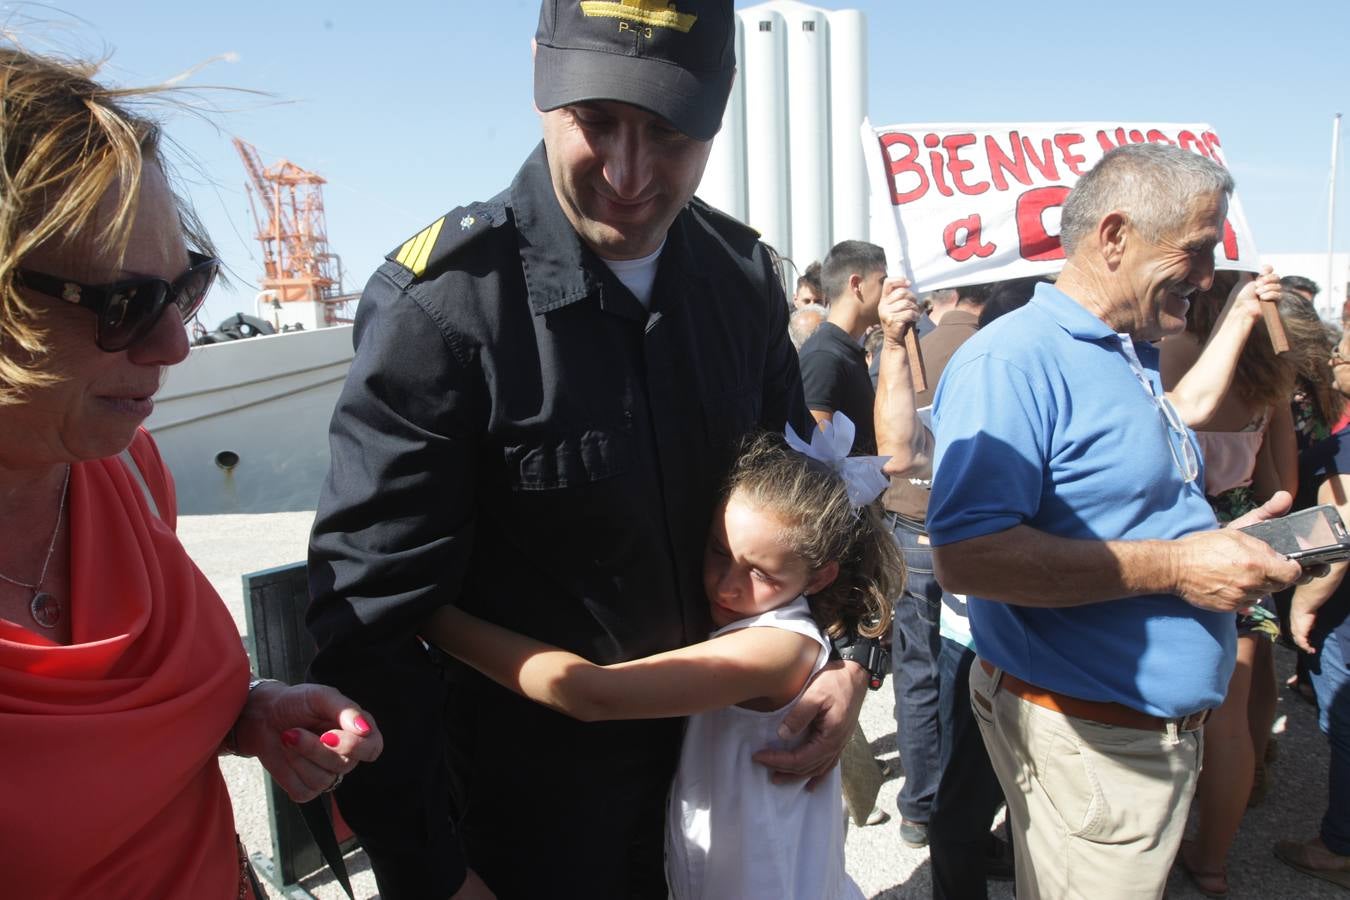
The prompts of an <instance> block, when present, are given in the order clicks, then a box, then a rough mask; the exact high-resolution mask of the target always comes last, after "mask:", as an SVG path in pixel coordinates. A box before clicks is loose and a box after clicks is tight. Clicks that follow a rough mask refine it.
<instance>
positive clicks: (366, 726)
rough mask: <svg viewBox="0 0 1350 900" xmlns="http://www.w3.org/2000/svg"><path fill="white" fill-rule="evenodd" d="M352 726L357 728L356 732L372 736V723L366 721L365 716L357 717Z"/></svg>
mask: <svg viewBox="0 0 1350 900" xmlns="http://www.w3.org/2000/svg"><path fill="white" fill-rule="evenodd" d="M352 724H353V725H355V726H356V730H357V731H359V732H361V734H370V723H369V722H367V721H366V717H365V716H357V717H356V718H355V719H353V720H352Z"/></svg>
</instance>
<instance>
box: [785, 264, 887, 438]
mask: <svg viewBox="0 0 1350 900" xmlns="http://www.w3.org/2000/svg"><path fill="white" fill-rule="evenodd" d="M885 280H886V252H885V251H884V250H882V249H881V248H880V247H878V246H877V245H876V244H869V243H867V242H866V241H843V242H841V243H838V244H835V245H834V247H832V248H831V249H830V252H829V254H827V255H826V257H825V261H824V263H822V264H821V283H822V286H823V287H824V289H825V295H826V296H827V297H829V298H830V316H829V318H828V319H826V320H825V321H824V322H822V323H821V325H820V327H819V328H817V329H816V331H815V333H814V334H813V335H811V337H810V338H808V339H807V341H806V343H805V344H803V345H802V350H801V370H802V386H803V387H804V388H805V391H806V405H807V407H808V408H809V409H810V410H811V415H812V416H814V417H815V419H816V421H817V422H828V421H830V420H831V419H833V418H834V414H835V413H836V412H842V413H843V414H844V415H846V416H848V417H849V418H850V419H851V420H853V424H854V425H855V426H856V427H857V433H856V436H855V437H854V439H853V452H854V453H855V454H858V453H862V454H874V453H876V452H877V438H876V428H875V426H874V425H873V422H872V404H873V401H874V400H875V396H876V394H875V391H874V389H873V387H872V378H871V375H869V374H868V371H867V360H866V358H865V357H864V354H863V348H862V340H863V335H864V334H865V333H866V332H867V329H868V328H869V327H871V326H872V325H876V324H877V323H878V321H879V319H878V316H877V308H878V307H879V306H880V304H881V285H882V282H884V281H885Z"/></svg>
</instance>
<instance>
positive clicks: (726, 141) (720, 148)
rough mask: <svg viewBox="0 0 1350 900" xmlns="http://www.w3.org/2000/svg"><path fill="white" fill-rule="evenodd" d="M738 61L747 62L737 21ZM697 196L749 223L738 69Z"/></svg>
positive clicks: (742, 82)
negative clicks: (744, 60)
mask: <svg viewBox="0 0 1350 900" xmlns="http://www.w3.org/2000/svg"><path fill="white" fill-rule="evenodd" d="M736 59H737V61H738V63H739V61H740V60H743V59H745V29H744V26H743V25H742V23H741V20H740V18H739V17H738V18H737V19H736ZM698 196H699V198H700V199H702V200H704V201H706V202H708V203H711V204H712V205H713V206H715V207H717V208H718V209H720V210H722V211H723V212H725V213H729V214H730V215H733V216H735V217H736V218H738V219H740V220H741V221H742V222H746V221H749V213H750V205H749V202H748V200H747V199H746V190H745V73H744V71H741V70H739V69H738V71H737V72H736V80H735V81H734V82H733V83H732V85H731V96H730V97H728V98H727V111H726V113H725V114H724V115H723V116H722V128H721V130H720V131H718V132H717V137H715V138H713V145H712V152H711V153H709V154H708V165H707V168H705V169H704V170H703V180H702V181H701V182H699V186H698Z"/></svg>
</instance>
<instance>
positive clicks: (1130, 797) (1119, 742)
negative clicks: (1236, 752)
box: [970, 661, 1202, 900]
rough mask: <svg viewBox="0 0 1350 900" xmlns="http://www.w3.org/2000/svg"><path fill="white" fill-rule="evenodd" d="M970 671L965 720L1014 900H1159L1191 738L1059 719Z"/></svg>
mask: <svg viewBox="0 0 1350 900" xmlns="http://www.w3.org/2000/svg"><path fill="white" fill-rule="evenodd" d="M1001 674H1002V673H1001V672H999V671H998V670H995V672H994V674H993V675H992V676H991V675H990V674H989V673H987V672H986V671H985V670H984V667H983V666H981V665H980V664H979V662H978V661H976V664H975V665H973V666H971V667H970V700H971V711H972V712H973V713H974V715H975V720H976V722H978V724H979V727H980V733H981V734H982V735H983V737H984V743H985V745H986V746H987V747H988V749H989V760H990V762H992V763H993V766H994V772H995V773H996V774H997V775H998V780H999V783H1000V784H1002V785H1003V793H1004V794H1005V795H1006V797H1007V800H1008V819H1009V824H1010V831H1011V833H1012V838H1013V844H1014V847H1015V849H1016V853H1017V900H1040V898H1046V900H1050V898H1054V900H1068V898H1090V900H1112V898H1121V900H1136V898H1138V900H1144V898H1150V900H1155V898H1160V897H1162V895H1163V889H1164V887H1165V886H1166V883H1167V874H1168V871H1169V870H1170V869H1171V867H1172V860H1173V859H1174V858H1175V857H1176V854H1177V849H1178V847H1179V846H1180V844H1181V835H1182V830H1183V829H1184V828H1185V825H1186V814H1187V811H1188V810H1189V808H1190V803H1191V795H1192V794H1194V793H1195V781H1196V777H1197V776H1198V775H1199V772H1200V759H1201V750H1202V739H1201V735H1200V733H1199V732H1183V733H1179V732H1178V731H1177V729H1176V727H1175V726H1171V727H1169V728H1168V730H1167V731H1163V730H1161V729H1160V730H1158V731H1141V730H1136V729H1133V728H1118V727H1114V726H1111V725H1101V724H1098V723H1096V722H1089V721H1087V720H1084V719H1076V718H1072V717H1069V716H1064V715H1061V714H1059V713H1057V712H1054V711H1053V710H1049V709H1044V708H1042V707H1040V706H1036V705H1034V704H1032V703H1027V702H1024V701H1023V700H1020V699H1019V698H1017V697H1015V696H1013V695H1012V694H1009V693H1007V692H1006V691H1000V690H998V689H997V679H998V676H999V675H1001Z"/></svg>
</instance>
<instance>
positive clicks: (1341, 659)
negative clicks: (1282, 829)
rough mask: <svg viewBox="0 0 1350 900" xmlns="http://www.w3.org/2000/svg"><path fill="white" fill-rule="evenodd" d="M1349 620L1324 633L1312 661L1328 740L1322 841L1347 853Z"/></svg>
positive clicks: (1349, 835) (1349, 813)
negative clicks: (1328, 754) (1315, 656)
mask: <svg viewBox="0 0 1350 900" xmlns="http://www.w3.org/2000/svg"><path fill="white" fill-rule="evenodd" d="M1347 663H1350V620H1347V621H1345V622H1342V623H1341V625H1340V627H1338V628H1337V629H1336V630H1335V631H1332V632H1331V633H1330V634H1328V635H1327V638H1326V640H1325V641H1324V642H1323V643H1322V650H1321V652H1320V653H1319V654H1318V656H1317V659H1316V661H1315V662H1313V664H1312V683H1313V689H1314V690H1315V691H1317V703H1318V706H1319V712H1318V725H1320V726H1321V728H1322V731H1323V732H1324V733H1325V734H1326V736H1327V738H1328V740H1329V742H1330V744H1331V772H1330V773H1329V775H1328V778H1327V794H1328V797H1327V800H1328V803H1327V812H1326V815H1325V816H1323V817H1322V831H1321V835H1322V843H1324V844H1326V845H1327V849H1328V850H1330V851H1331V852H1332V853H1339V854H1340V855H1341V856H1350V670H1347Z"/></svg>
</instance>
